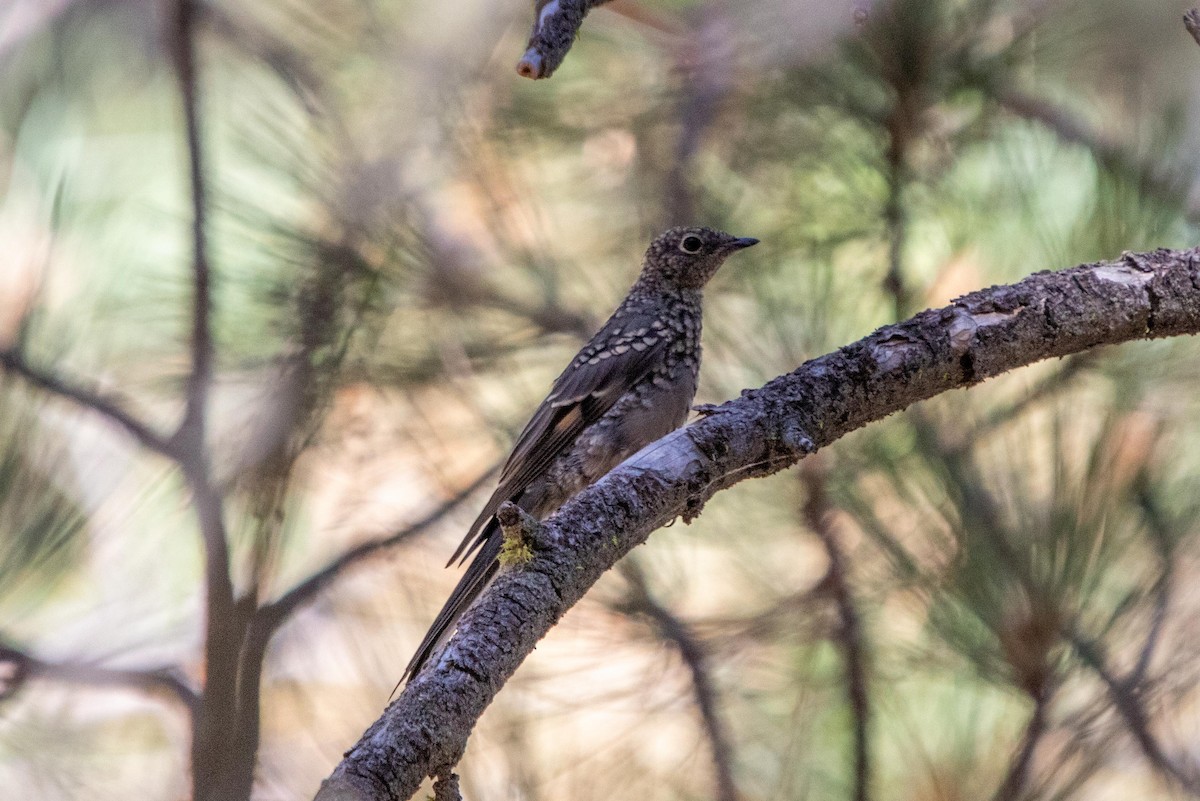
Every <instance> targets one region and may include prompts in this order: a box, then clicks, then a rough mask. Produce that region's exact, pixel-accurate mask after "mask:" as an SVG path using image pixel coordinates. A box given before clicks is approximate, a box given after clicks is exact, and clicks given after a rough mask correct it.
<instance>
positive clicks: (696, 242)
mask: <svg viewBox="0 0 1200 801" xmlns="http://www.w3.org/2000/svg"><path fill="white" fill-rule="evenodd" d="M702 247H704V243H703V242H702V241H701V240H700V237H698V236H685V237H684V238H683V239H682V240H680V242H679V249H680V250H682V251H683V252H684V253H699V252H700V248H702Z"/></svg>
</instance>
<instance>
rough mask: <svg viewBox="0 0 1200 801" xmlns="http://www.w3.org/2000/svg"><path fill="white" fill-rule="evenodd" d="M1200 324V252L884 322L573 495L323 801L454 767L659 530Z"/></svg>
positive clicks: (351, 754)
mask: <svg viewBox="0 0 1200 801" xmlns="http://www.w3.org/2000/svg"><path fill="white" fill-rule="evenodd" d="M1197 332H1200V249H1193V250H1187V251H1170V250H1159V251H1156V252H1153V253H1147V254H1127V255H1126V256H1125V257H1124V258H1122V259H1121V260H1118V261H1115V262H1103V263H1099V264H1087V265H1082V266H1079V267H1075V268H1072V269H1069V270H1064V271H1062V272H1058V273H1038V274H1035V275H1032V276H1030V277H1028V278H1026V279H1025V280H1023V281H1021V282H1019V283H1017V284H1013V285H1010V286H1000V287H992V288H990V289H985V290H981V291H978V292H974V293H972V294H970V295H967V296H965V297H963V298H960V299H959V300H957V301H956V302H955V303H953V304H951V305H950V306H947V307H945V308H942V309H935V310H929V311H925V312H922V313H920V314H918V315H916V316H915V317H913V318H911V319H910V320H908V321H906V322H903V323H899V324H897V325H890V326H885V327H884V328H881V329H880V330H878V331H876V332H875V333H873V334H871V335H870V336H868V337H866V338H865V339H863V340H860V341H859V342H857V343H854V344H852V345H848V346H846V347H844V348H842V349H840V350H838V351H836V352H834V353H831V354H828V355H826V356H822V357H820V358H818V359H813V360H812V361H810V362H807V363H806V364H804V365H802V366H801V367H800V368H799V369H797V370H796V371H794V372H792V373H789V374H787V375H783V376H780V377H779V378H776V379H774V380H773V381H771V382H769V383H768V384H766V385H765V386H763V387H761V388H759V389H755V390H749V391H746V392H744V393H743V395H742V397H741V398H740V399H738V400H734V401H730V402H729V403H726V404H724V405H722V406H720V407H716V408H715V409H713V410H711V412H710V413H709V414H708V415H707V416H706V417H704V418H703V419H701V420H698V421H696V422H694V423H692V424H691V425H689V426H687V427H685V428H683V429H680V430H679V431H676V432H674V433H672V434H669V435H668V436H666V437H664V438H663V439H661V440H659V441H658V442H655V443H652V444H651V445H649V446H647V447H646V448H644V449H642V450H641V451H640V452H639V453H637V454H635V455H634V456H633V457H631V458H630V459H628V460H627V461H626V462H625V463H624V464H622V465H621V466H619V467H618V468H617V469H615V470H613V471H612V472H611V473H609V474H608V475H607V476H605V477H604V478H603V479H601V480H600V481H599V482H597V483H596V484H595V485H594V486H592V487H590V488H589V489H587V490H585V491H583V492H581V493H580V494H579V495H577V496H575V498H573V499H572V500H570V501H568V502H567V503H566V504H565V505H563V507H562V508H561V509H560V510H559V511H558V512H557V513H556V514H554V515H553V516H551V517H550V518H548V519H547V520H546V521H545V522H544V524H543V529H542V538H541V542H540V544H539V547H538V548H536V549H535V550H534V554H533V558H532V560H530V561H529V562H528V563H527V564H525V565H524V566H522V567H520V568H516V569H510V570H507V571H503V572H502V573H501V574H500V575H499V576H498V578H497V579H496V581H495V582H494V583H493V584H492V586H491V587H490V588H489V589H488V590H487V591H486V592H485V593H484V594H483V595H482V596H481V597H480V599H479V600H478V601H477V602H476V603H475V605H474V606H473V607H472V608H471V609H470V610H469V611H468V612H467V613H466V614H465V615H464V616H463V618H462V620H461V622H460V623H459V626H458V631H457V634H456V635H455V636H454V637H453V638H451V640H450V641H449V642H448V643H447V645H446V647H445V648H444V650H443V651H442V652H441V653H440V654H438V655H436V656H435V657H434V659H433V660H432V661H431V663H430V664H429V665H428V666H427V667H426V669H425V670H424V671H423V672H422V673H421V674H420V675H418V676H417V677H416V678H415V679H414V680H413V681H412V682H410V683H409V685H408V686H407V687H406V688H405V690H404V692H403V693H402V694H401V695H400V697H399V698H397V699H396V701H395V702H394V703H392V704H391V705H390V706H389V707H388V709H387V710H386V711H385V712H384V714H383V716H382V717H381V718H380V719H379V720H378V721H376V722H375V723H374V724H373V725H372V726H371V727H370V728H369V729H368V730H367V732H366V733H365V734H364V735H363V737H362V739H361V740H360V741H359V742H358V744H357V745H355V746H354V747H353V748H352V749H351V750H350V751H348V752H347V754H346V757H345V759H344V760H343V761H342V763H341V764H340V765H339V766H338V767H337V768H336V769H335V770H334V772H333V774H332V775H331V777H330V778H329V779H328V780H326V782H325V783H324V784H323V786H322V789H321V791H320V792H319V793H318V796H317V798H318V799H321V801H330V800H331V799H361V800H362V801H367V800H368V799H370V800H371V801H374V799H403V798H409V797H410V796H412V794H413V793H414V792H416V790H417V788H418V787H419V785H420V783H421V781H422V780H423V779H424V777H425V776H429V775H435V776H436V775H445V774H447V773H449V772H450V771H451V770H452V768H453V767H454V765H455V764H456V763H457V762H458V760H459V759H460V758H461V756H462V753H463V750H464V748H465V747H466V742H467V738H468V737H469V735H470V733H471V730H472V729H473V728H474V726H475V723H476V721H477V720H478V719H479V717H480V715H482V714H483V711H484V710H485V709H486V708H487V706H488V704H489V703H491V701H492V699H493V698H494V697H495V695H496V693H497V692H498V691H499V690H500V688H501V687H502V686H503V685H504V683H505V681H507V680H508V678H509V677H510V676H511V675H512V673H513V672H514V671H515V670H516V669H517V667H518V665H520V663H521V661H522V660H523V659H524V658H525V657H526V656H527V655H528V654H529V653H530V652H531V651H532V650H533V648H534V646H535V645H536V643H537V641H538V640H539V639H541V637H542V636H544V635H545V633H546V632H547V631H548V630H549V629H550V628H551V627H552V626H553V625H554V623H555V622H556V621H557V620H558V619H559V617H561V615H562V614H563V612H565V611H566V610H567V609H568V608H570V607H571V606H572V605H573V604H575V603H576V602H577V601H578V600H579V599H580V598H581V597H582V596H583V594H584V592H586V591H587V589H588V588H589V587H591V585H592V584H593V583H594V582H595V581H596V580H597V579H598V578H599V577H600V575H601V574H602V573H603V572H604V571H605V570H607V569H609V568H610V567H612V565H613V564H615V563H616V561H617V560H618V559H620V558H621V557H622V556H624V555H625V554H626V553H628V552H629V551H630V550H631V549H632V548H633V547H634V546H636V545H639V544H640V543H642V542H643V541H645V539H646V538H647V537H648V536H649V534H650V532H652V531H654V530H655V529H657V528H659V527H660V526H662V525H664V524H665V523H667V522H669V521H670V520H672V519H673V518H675V517H677V516H680V515H682V516H683V517H684V519H685V520H690V519H691V518H693V517H695V516H696V515H697V514H699V512H700V509H701V508H702V506H703V504H704V502H705V501H707V500H708V498H710V497H711V496H712V495H713V494H715V493H716V492H718V491H719V490H721V489H724V488H725V487H729V486H731V485H733V484H736V483H737V482H739V481H741V480H743V479H745V478H750V477H754V476H763V475H767V474H770V473H774V472H777V471H779V470H782V469H783V468H785V467H788V466H790V465H792V464H795V463H796V462H797V461H798V460H799V459H801V458H802V457H804V456H805V455H807V454H808V453H811V452H812V451H813V449H814V448H816V447H824V446H826V445H829V444H831V443H833V442H834V441H836V440H837V439H839V438H840V437H842V436H844V435H845V434H847V433H849V432H851V431H854V430H856V429H858V428H862V427H863V426H865V425H867V424H869V423H872V422H874V421H877V420H881V419H883V418H884V417H887V416H888V415H890V414H893V413H895V412H897V411H899V410H901V409H903V408H905V407H907V406H909V405H911V404H913V403H916V402H918V401H922V400H926V399H928V398H931V397H934V396H935V395H939V394H941V393H943V392H947V391H949V390H952V389H959V388H964V387H969V386H973V385H975V384H978V383H979V382H981V381H983V380H985V379H987V378H990V377H992V376H995V375H999V374H1001V373H1004V372H1007V371H1009V370H1013V369H1016V368H1018V367H1023V366H1025V365H1028V364H1032V363H1034V362H1037V361H1041V360H1042V359H1047V358H1052V357H1057V356H1065V355H1068V354H1072V353H1078V352H1080V351H1083V350H1086V349H1088V348H1092V347H1096V346H1098V345H1109V344H1116V343H1121V342H1128V341H1131V340H1137V339H1150V338H1157V337H1167V336H1175V335H1181V334H1195V333H1197Z"/></svg>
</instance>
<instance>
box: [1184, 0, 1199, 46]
mask: <svg viewBox="0 0 1200 801" xmlns="http://www.w3.org/2000/svg"><path fill="white" fill-rule="evenodd" d="M1183 27H1185V28H1187V31H1188V33H1190V34H1191V35H1192V38H1193V39H1195V40H1196V44H1200V8H1193V9H1192V10H1191V11H1186V12H1184V15H1183Z"/></svg>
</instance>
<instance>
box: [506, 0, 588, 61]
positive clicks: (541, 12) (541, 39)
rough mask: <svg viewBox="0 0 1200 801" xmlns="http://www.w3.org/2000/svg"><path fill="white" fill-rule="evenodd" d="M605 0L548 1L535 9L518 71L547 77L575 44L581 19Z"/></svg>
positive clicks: (539, 4)
mask: <svg viewBox="0 0 1200 801" xmlns="http://www.w3.org/2000/svg"><path fill="white" fill-rule="evenodd" d="M607 2H608V0H549V2H539V3H538V4H537V7H536V9H535V13H536V14H537V17H536V18H534V20H533V30H531V31H530V33H529V42H528V43H527V44H526V46H525V47H526V49H525V55H523V56H521V60H520V61H518V62H517V74H518V75H520V76H521V77H522V78H529V79H531V80H535V81H536V80H537V79H539V78H549V77H550V76H551V75H553V74H554V71H555V70H556V69H558V67H559V65H560V64H562V63H563V59H565V58H566V57H567V51H568V50H570V49H571V45H573V44H574V43H575V37H576V36H577V35H578V34H579V27H580V26H581V25H583V18H584V17H586V16H587V13H588V12H589V11H591V10H592V9H593V8H595V7H596V6H598V5H602V4H604V3H607Z"/></svg>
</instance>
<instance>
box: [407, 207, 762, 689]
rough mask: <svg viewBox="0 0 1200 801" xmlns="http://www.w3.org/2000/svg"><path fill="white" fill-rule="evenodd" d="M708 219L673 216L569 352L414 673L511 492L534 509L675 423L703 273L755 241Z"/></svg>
mask: <svg viewBox="0 0 1200 801" xmlns="http://www.w3.org/2000/svg"><path fill="white" fill-rule="evenodd" d="M757 242H758V240H757V239H739V238H738V237H735V236H731V235H730V234H727V233H724V232H722V231H714V230H712V229H710V228H672V229H670V230H668V231H666V232H664V233H662V234H660V235H659V236H658V237H656V238H655V239H654V241H653V242H651V243H650V247H649V249H648V250H647V251H646V257H645V260H644V261H643V263H642V273H641V275H640V276H639V277H638V279H637V281H636V282H635V283H634V285H633V286H632V287H631V288H630V290H629V294H628V295H626V296H625V300H623V301H621V305H620V306H618V307H617V310H616V311H615V312H613V315H612V317H610V318H608V322H606V323H605V324H604V326H603V327H602V328H601V329H600V331H599V332H597V333H596V335H595V336H594V337H592V339H591V341H590V342H588V343H587V345H585V346H584V347H583V350H581V351H579V353H578V354H577V355H576V356H575V358H574V359H572V360H571V363H570V365H568V366H567V369H566V370H563V372H562V375H560V376H559V377H558V379H557V380H556V381H555V382H554V386H553V387H552V388H551V390H550V394H549V395H548V396H547V397H546V399H545V400H544V401H542V404H541V405H540V406H539V407H538V408H537V411H536V412H534V413H533V418H532V419H531V420H530V421H529V423H528V424H527V425H526V426H525V430H524V431H523V432H521V436H520V437H519V438H518V440H517V444H516V446H515V447H514V448H513V451H512V454H511V455H510V456H509V457H508V461H507V462H506V463H505V465H504V470H503V472H502V473H501V474H500V484H499V486H498V487H497V488H496V491H495V492H494V493H493V494H492V497H491V498H489V499H488V502H487V503H486V504H484V507H483V511H481V512H480V513H479V517H478V518H476V519H475V522H474V523H473V524H472V525H471V527H470V529H468V531H467V535H466V537H464V538H463V541H462V544H460V545H459V546H458V549H457V550H455V552H454V555H453V556H451V557H450V562H449V563H447V567H449V566H450V564H453V563H454V560H455V559H458V558H459V556H460V555H461V556H462V560H463V561H466V559H467V558H468V557H470V555H471V554H472V553H475V552H476V551H478V553H476V555H475V559H474V561H472V562H471V565H470V567H468V568H467V572H466V574H465V575H463V577H462V580H461V581H459V583H458V586H457V587H455V588H454V592H453V593H452V594H451V595H450V599H449V600H448V601H446V605H445V606H443V607H442V611H441V612H439V613H438V616H437V619H436V620H434V622H433V626H432V627H431V628H430V629H429V632H428V633H427V634H426V635H425V639H424V640H422V641H421V645H420V647H418V648H417V652H416V654H415V655H414V656H413V658H412V661H410V662H409V663H408V667H407V668H405V671H404V677H403V678H402V679H401V681H403V680H404V679H407V678H409V677H412V676H415V675H416V674H417V673H418V672H419V671H420V670H421V667H422V666H423V665H424V664H425V662H426V660H428V659H429V657H430V655H431V654H432V653H433V651H434V649H435V648H437V647H438V646H439V645H440V644H441V642H442V640H443V639H444V638H445V637H446V636H447V635H449V634H450V633H451V631H452V629H453V627H454V625H455V623H456V622H457V621H458V619H459V617H460V616H461V615H462V613H463V612H465V611H466V609H467V607H468V606H470V605H471V602H472V601H474V600H475V598H476V597H477V596H478V595H479V593H480V592H482V591H483V589H484V587H486V586H487V584H488V582H489V581H491V579H492V578H493V577H494V576H495V575H496V571H497V570H498V569H499V564H500V563H499V561H498V557H499V554H500V546H501V543H502V539H503V537H502V534H501V531H500V525H499V523H498V522H497V520H496V510H497V509H499V508H500V505H501V504H503V503H504V502H505V501H512V502H513V503H515V504H517V505H518V506H520V507H521V508H522V509H524V510H525V511H527V512H529V513H530V514H531V515H533V516H534V517H536V518H538V519H541V518H544V517H546V516H547V515H549V514H550V513H551V512H553V511H554V510H556V509H557V508H558V507H559V506H561V505H562V504H563V503H564V502H565V501H566V500H567V499H568V498H570V497H571V496H572V495H574V494H575V493H577V492H579V491H580V490H582V489H583V488H584V487H586V486H588V485H589V484H591V483H593V482H595V481H596V480H597V479H599V478H600V477H601V476H603V475H604V474H605V473H607V472H608V471H609V470H611V469H612V468H614V467H616V466H617V465H618V464H620V463H621V462H622V461H624V460H625V459H626V458H628V457H629V456H632V455H633V454H634V453H636V452H637V451H639V450H641V448H642V447H643V446H644V445H647V444H648V443H650V442H653V441H654V440H656V439H658V438H659V437H662V436H664V435H666V434H668V433H670V432H671V431H674V430H675V429H676V428H678V427H679V426H681V425H682V424H683V422H684V420H685V419H687V414H688V410H689V409H690V408H691V405H692V398H693V397H694V396H695V394H696V377H697V374H698V373H699V370H700V311H701V310H700V301H701V295H702V292H703V289H704V285H705V284H706V283H707V282H708V279H710V278H712V276H713V274H714V273H716V271H717V268H719V267H720V266H721V263H722V262H724V261H725V258H726V257H727V256H729V255H730V254H731V253H733V252H735V251H738V250H741V249H742V248H747V247H750V246H751V245H754V244H757Z"/></svg>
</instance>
